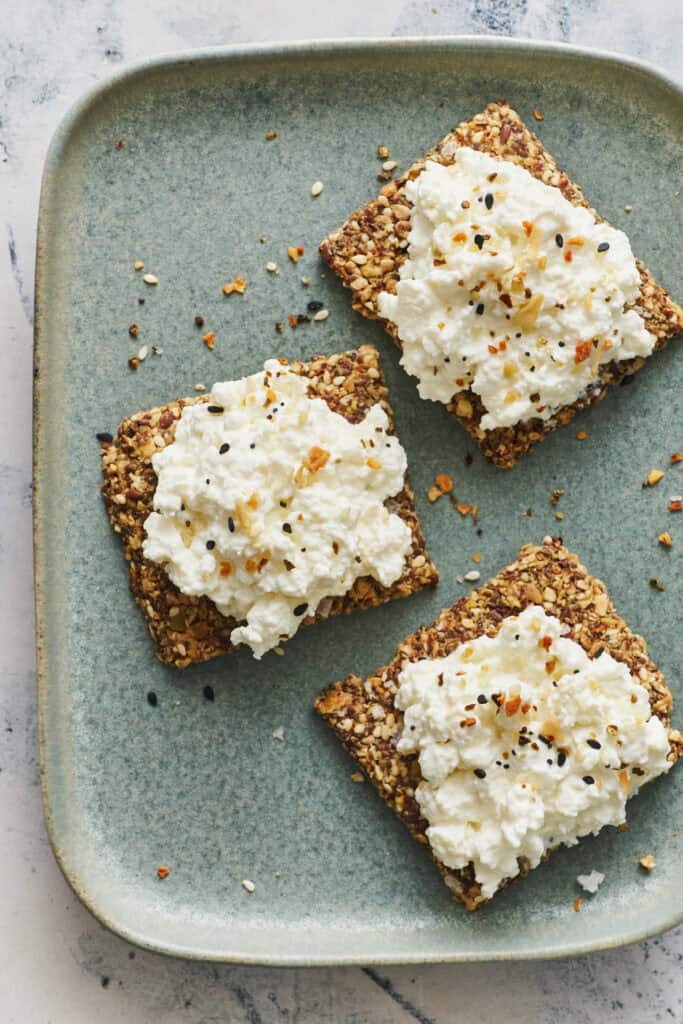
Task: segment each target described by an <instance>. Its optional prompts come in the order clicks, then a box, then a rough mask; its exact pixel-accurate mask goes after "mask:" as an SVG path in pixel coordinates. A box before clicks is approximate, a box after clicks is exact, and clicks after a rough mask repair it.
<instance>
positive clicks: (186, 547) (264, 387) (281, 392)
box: [143, 359, 411, 658]
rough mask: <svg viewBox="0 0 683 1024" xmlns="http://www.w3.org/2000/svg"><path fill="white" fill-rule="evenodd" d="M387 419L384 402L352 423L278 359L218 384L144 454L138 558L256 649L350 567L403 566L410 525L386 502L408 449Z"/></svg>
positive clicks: (299, 617) (376, 570) (391, 577)
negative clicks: (200, 600) (150, 505)
mask: <svg viewBox="0 0 683 1024" xmlns="http://www.w3.org/2000/svg"><path fill="white" fill-rule="evenodd" d="M387 427H388V420H387V415H386V413H385V412H384V410H383V409H382V408H381V406H379V405H375V406H374V407H373V408H372V409H371V410H370V411H369V412H368V414H367V416H366V417H365V419H364V420H363V421H362V422H361V423H357V424H352V423H349V422H348V421H347V420H346V419H345V418H344V417H343V416H341V415H339V414H337V413H335V412H332V410H331V409H330V408H329V406H328V405H327V403H326V402H324V401H323V400H322V399H320V398H309V397H308V396H307V381H306V380H305V379H304V378H303V377H301V376H300V375H298V374H296V373H294V372H292V371H290V370H288V369H287V367H286V366H284V365H283V364H281V363H280V362H278V361H277V360H274V359H273V360H269V361H268V362H267V363H266V364H265V370H264V372H263V373H256V374H254V375H253V376H251V377H246V378H244V379H243V380H238V381H229V382H227V383H222V384H216V385H215V386H214V387H213V389H212V391H211V396H210V399H209V402H208V404H200V405H192V406H187V407H186V408H185V409H183V412H182V416H181V419H180V421H179V422H178V425H177V428H176V434H175V440H174V441H173V443H172V444H170V445H168V446H167V447H166V448H164V449H162V450H161V451H160V452H158V453H157V454H156V455H155V456H154V457H153V459H152V464H153V466H154V470H155V472H156V474H157V478H158V483H157V488H156V491H155V494H154V511H153V512H151V513H150V515H149V516H148V518H147V520H146V522H145V532H146V537H145V541H144V545H143V552H144V555H145V557H146V558H150V559H152V561H155V562H158V563H160V564H161V565H163V566H164V569H165V570H166V572H167V573H168V575H169V577H170V578H171V580H172V581H173V582H174V583H175V585H176V586H177V587H178V588H179V589H180V590H181V591H182V592H183V593H185V594H190V595H192V596H199V595H205V596H206V597H209V598H210V599H211V600H212V601H213V602H214V604H215V605H216V607H217V608H218V610H219V611H220V612H222V613H223V615H226V616H228V617H232V618H234V619H236V620H237V621H238V622H239V623H240V625H238V626H237V627H236V628H235V629H234V630H233V631H232V634H231V640H232V642H233V643H235V644H240V643H244V644H248V645H249V646H250V647H251V648H252V650H253V652H254V656H255V657H256V658H260V657H261V656H262V655H263V654H264V652H265V651H267V650H270V649H271V648H272V647H275V646H276V645H277V644H278V643H279V642H280V641H281V640H282V639H286V638H287V637H290V636H292V634H293V633H295V632H296V631H297V629H298V627H299V626H300V624H301V622H302V621H303V619H304V618H305V617H306V616H307V615H313V614H314V613H315V611H316V609H317V608H318V606H319V605H320V602H321V601H323V599H324V598H328V597H332V596H337V595H341V594H345V593H347V591H348V590H349V589H350V588H351V586H352V585H353V583H354V581H355V580H356V579H357V578H358V577H360V576H366V575H370V576H373V577H374V578H375V579H377V580H379V581H380V583H382V584H383V585H384V586H389V585H390V584H391V583H393V582H394V581H395V580H396V579H397V578H398V577H399V576H400V575H401V573H402V571H403V569H404V565H405V558H406V554H407V552H408V551H409V549H410V545H411V533H410V530H409V528H408V527H407V526H406V524H405V523H404V522H403V520H402V519H401V518H400V517H399V516H397V515H395V514H393V513H390V512H389V511H388V510H387V508H386V507H385V504H384V502H385V500H386V499H387V498H388V497H390V496H392V495H395V494H397V493H398V492H399V491H400V490H401V489H402V487H403V483H404V475H405V471H406V456H405V452H404V451H403V448H402V447H401V445H400V443H399V441H398V439H397V438H396V437H394V436H392V435H390V434H388V433H387Z"/></svg>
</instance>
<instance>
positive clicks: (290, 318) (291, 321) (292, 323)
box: [287, 313, 297, 330]
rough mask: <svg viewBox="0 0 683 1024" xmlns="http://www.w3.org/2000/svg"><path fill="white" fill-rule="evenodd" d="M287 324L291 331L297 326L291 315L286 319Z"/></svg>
mask: <svg viewBox="0 0 683 1024" xmlns="http://www.w3.org/2000/svg"><path fill="white" fill-rule="evenodd" d="M287 322H288V323H289V326H290V327H291V328H292V330H294V328H295V327H296V325H297V319H296V317H295V316H294V314H293V313H292V314H290V315H289V316H288V317H287Z"/></svg>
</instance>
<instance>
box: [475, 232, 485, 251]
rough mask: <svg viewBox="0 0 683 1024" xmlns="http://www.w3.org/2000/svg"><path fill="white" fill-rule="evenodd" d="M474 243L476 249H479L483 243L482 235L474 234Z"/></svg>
mask: <svg viewBox="0 0 683 1024" xmlns="http://www.w3.org/2000/svg"><path fill="white" fill-rule="evenodd" d="M474 244H475V245H476V247H477V249H481V248H482V247H483V245H484V236H483V235H475V236H474Z"/></svg>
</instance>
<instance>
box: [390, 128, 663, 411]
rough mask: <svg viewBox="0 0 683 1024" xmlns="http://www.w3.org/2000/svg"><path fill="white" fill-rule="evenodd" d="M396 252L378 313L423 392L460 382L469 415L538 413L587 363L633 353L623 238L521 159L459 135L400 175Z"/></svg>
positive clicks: (635, 326) (637, 326)
mask: <svg viewBox="0 0 683 1024" xmlns="http://www.w3.org/2000/svg"><path fill="white" fill-rule="evenodd" d="M406 195H407V197H408V199H409V200H410V202H411V203H412V206H413V209H412V215H411V225H412V226H411V231H410V235H409V236H408V242H409V245H408V254H409V258H408V259H407V260H406V262H405V263H404V264H403V266H402V267H401V272H400V280H399V281H398V283H397V286H396V293H395V294H389V293H388V292H382V293H381V295H380V297H379V309H380V312H381V314H382V316H384V317H386V318H387V319H389V320H391V321H393V323H394V324H396V326H397V328H398V334H399V337H400V339H401V343H402V348H403V356H402V359H401V363H402V365H403V366H404V367H405V369H406V370H407V371H408V373H410V374H412V375H413V376H415V377H417V378H418V389H419V392H420V395H421V396H422V397H423V398H430V399H433V400H434V401H438V402H444V403H448V402H450V401H451V399H452V398H453V396H454V395H455V394H456V393H457V392H459V391H461V390H464V389H467V388H471V390H472V391H474V392H475V393H476V394H477V395H479V396H480V397H481V400H482V403H483V405H484V409H485V413H484V415H483V417H482V420H481V427H482V428H483V429H484V430H490V429H493V428H495V427H505V426H510V425H511V424H514V423H518V422H521V421H523V420H527V419H530V418H533V417H540V418H541V419H543V420H545V419H548V418H549V417H551V416H552V415H553V414H554V413H555V412H557V410H558V409H560V408H561V407H563V406H565V405H570V404H571V403H572V402H574V401H576V399H577V398H579V397H580V396H582V395H584V394H586V393H587V392H588V391H589V389H590V388H591V385H592V384H593V382H594V381H595V378H596V376H597V373H598V368H599V366H600V365H601V364H602V363H605V362H609V361H611V360H613V359H614V360H621V359H629V358H631V357H633V356H647V355H649V354H650V352H652V349H653V347H654V343H655V338H654V336H653V335H652V334H650V333H649V332H648V331H647V330H646V328H645V323H644V321H643V320H642V318H641V317H640V315H639V314H638V313H637V312H636V311H635V309H633V308H631V307H632V306H633V304H634V303H635V301H636V299H637V297H638V293H639V287H640V275H639V272H638V268H637V266H636V262H635V259H634V256H633V253H632V252H631V247H630V245H629V241H628V238H627V237H626V235H625V234H624V233H623V232H622V231H618V230H616V229H615V228H612V227H609V226H608V225H607V224H596V223H595V222H594V220H593V216H592V214H590V213H589V212H588V210H586V209H584V208H583V207H576V206H573V205H572V204H571V203H570V202H569V201H568V200H567V199H565V198H564V196H563V195H562V193H561V192H560V190H559V189H558V188H554V187H552V186H549V185H544V184H543V182H541V181H539V180H538V179H537V178H534V177H533V176H532V175H531V174H529V172H528V171H526V170H524V169H523V168H522V167H518V166H517V165H515V164H512V163H510V162H509V161H506V160H497V159H495V158H494V157H492V156H489V155H487V154H485V153H479V152H477V151H475V150H473V149H469V148H467V147H463V148H460V149H458V150H457V153H456V161H455V163H454V164H451V165H449V166H447V167H445V166H442V165H441V164H437V163H434V162H433V161H428V162H427V164H426V166H425V169H424V170H423V171H422V173H421V174H420V175H419V176H418V177H417V178H416V179H415V180H414V181H409V182H408V183H407V185H406Z"/></svg>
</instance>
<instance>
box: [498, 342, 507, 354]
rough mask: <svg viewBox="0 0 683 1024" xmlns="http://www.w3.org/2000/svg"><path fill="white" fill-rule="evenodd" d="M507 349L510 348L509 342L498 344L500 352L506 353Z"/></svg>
mask: <svg viewBox="0 0 683 1024" xmlns="http://www.w3.org/2000/svg"><path fill="white" fill-rule="evenodd" d="M507 347H508V343H507V341H501V342H499V344H498V351H499V352H504V351H505V349H506V348H507Z"/></svg>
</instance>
